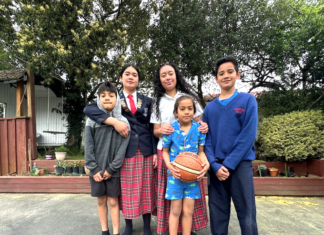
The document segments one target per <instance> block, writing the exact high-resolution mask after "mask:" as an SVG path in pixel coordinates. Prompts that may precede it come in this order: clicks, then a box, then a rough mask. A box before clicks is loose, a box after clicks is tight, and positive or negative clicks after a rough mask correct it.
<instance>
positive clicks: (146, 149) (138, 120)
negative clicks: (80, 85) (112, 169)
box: [83, 92, 158, 158]
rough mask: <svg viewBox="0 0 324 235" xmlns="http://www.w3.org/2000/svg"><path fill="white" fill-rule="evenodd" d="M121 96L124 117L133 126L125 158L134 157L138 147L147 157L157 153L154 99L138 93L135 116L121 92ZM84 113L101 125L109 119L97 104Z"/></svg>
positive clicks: (92, 104)
mask: <svg viewBox="0 0 324 235" xmlns="http://www.w3.org/2000/svg"><path fill="white" fill-rule="evenodd" d="M119 96H120V101H121V106H122V115H123V116H124V117H125V118H127V120H128V122H129V125H130V126H131V132H130V140H129V144H128V147H127V151H126V156H125V157H127V158H130V157H134V156H135V154H136V151H137V148H138V147H139V148H140V150H141V153H142V154H143V155H144V156H146V157H148V156H151V155H152V154H155V153H157V151H156V147H157V142H158V140H157V139H156V138H155V137H154V135H153V125H152V124H151V123H150V117H151V105H152V99H151V98H149V97H147V96H144V95H142V94H140V93H138V92H137V107H136V108H137V110H136V113H135V114H133V113H132V112H131V111H130V109H129V108H128V106H127V103H126V99H125V97H124V93H123V92H121V94H120V95H119ZM83 112H84V114H85V115H87V116H88V117H89V118H91V119H92V120H94V121H95V122H97V123H99V124H100V123H102V122H103V121H104V120H106V119H107V118H108V117H109V114H107V113H105V112H103V111H102V110H100V109H99V108H98V106H97V103H96V102H93V103H91V104H89V105H87V106H86V107H85V108H84V110H83Z"/></svg>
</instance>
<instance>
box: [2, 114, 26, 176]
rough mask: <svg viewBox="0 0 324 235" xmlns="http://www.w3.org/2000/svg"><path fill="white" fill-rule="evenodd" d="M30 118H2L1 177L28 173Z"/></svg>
mask: <svg viewBox="0 0 324 235" xmlns="http://www.w3.org/2000/svg"><path fill="white" fill-rule="evenodd" d="M28 121H29V118H26V117H24V118H0V176H1V175H7V174H12V173H18V174H19V173H22V172H26V171H27V159H28V144H27V143H28V139H29V136H28V135H29V134H28V133H29V131H28Z"/></svg>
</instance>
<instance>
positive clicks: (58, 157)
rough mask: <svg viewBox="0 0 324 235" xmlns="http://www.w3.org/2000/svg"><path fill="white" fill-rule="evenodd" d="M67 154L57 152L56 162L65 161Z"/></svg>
mask: <svg viewBox="0 0 324 235" xmlns="http://www.w3.org/2000/svg"><path fill="white" fill-rule="evenodd" d="M65 156H66V152H55V158H56V160H60V161H64V159H65Z"/></svg>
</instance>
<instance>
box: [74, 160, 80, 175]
mask: <svg viewBox="0 0 324 235" xmlns="http://www.w3.org/2000/svg"><path fill="white" fill-rule="evenodd" d="M73 173H76V174H79V164H78V163H77V162H76V161H74V162H73Z"/></svg>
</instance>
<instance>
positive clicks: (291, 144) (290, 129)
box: [257, 110, 324, 161]
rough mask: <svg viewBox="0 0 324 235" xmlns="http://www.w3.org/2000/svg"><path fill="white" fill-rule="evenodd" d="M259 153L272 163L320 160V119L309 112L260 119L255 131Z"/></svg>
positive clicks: (323, 146)
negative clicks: (273, 161) (277, 161)
mask: <svg viewBox="0 0 324 235" xmlns="http://www.w3.org/2000/svg"><path fill="white" fill-rule="evenodd" d="M257 141H258V142H259V143H258V144H259V145H260V146H261V147H260V148H259V151H262V152H263V155H264V156H266V157H267V158H273V160H279V161H280V160H285V161H302V160H306V159H308V158H321V157H323V156H324V115H323V113H322V111H319V110H311V111H301V112H291V113H288V114H284V115H277V116H274V117H270V118H264V119H263V120H262V122H261V123H260V124H259V128H258V138H257Z"/></svg>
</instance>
